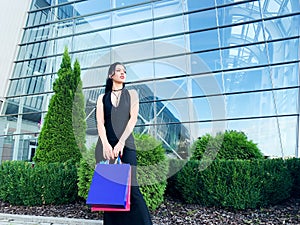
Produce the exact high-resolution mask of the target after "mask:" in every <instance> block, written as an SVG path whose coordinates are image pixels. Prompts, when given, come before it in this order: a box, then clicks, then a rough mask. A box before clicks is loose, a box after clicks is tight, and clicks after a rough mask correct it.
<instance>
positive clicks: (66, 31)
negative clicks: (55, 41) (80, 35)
mask: <svg viewBox="0 0 300 225" xmlns="http://www.w3.org/2000/svg"><path fill="white" fill-rule="evenodd" d="M51 29H53V30H54V31H55V32H53V37H60V36H64V35H70V34H72V33H73V20H67V21H62V22H59V23H57V24H52V28H51Z"/></svg>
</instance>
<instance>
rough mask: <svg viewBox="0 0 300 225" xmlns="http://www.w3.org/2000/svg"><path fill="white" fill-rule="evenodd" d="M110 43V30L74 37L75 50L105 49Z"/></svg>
mask: <svg viewBox="0 0 300 225" xmlns="http://www.w3.org/2000/svg"><path fill="white" fill-rule="evenodd" d="M109 41H110V31H109V30H103V31H99V32H94V33H88V34H84V35H78V36H74V50H75V51H76V50H84V49H89V48H98V47H103V46H106V45H109Z"/></svg>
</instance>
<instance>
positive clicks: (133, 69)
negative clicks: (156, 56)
mask: <svg viewBox="0 0 300 225" xmlns="http://www.w3.org/2000/svg"><path fill="white" fill-rule="evenodd" d="M126 69H127V71H126V72H127V78H126V81H128V82H130V81H140V80H147V79H153V78H154V62H153V61H152V60H151V61H143V62H137V63H128V64H126Z"/></svg>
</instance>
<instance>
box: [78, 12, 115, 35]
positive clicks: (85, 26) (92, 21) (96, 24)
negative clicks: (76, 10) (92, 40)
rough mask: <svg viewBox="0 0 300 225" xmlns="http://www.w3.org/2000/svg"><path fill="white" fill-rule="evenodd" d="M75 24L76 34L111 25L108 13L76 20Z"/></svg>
mask: <svg viewBox="0 0 300 225" xmlns="http://www.w3.org/2000/svg"><path fill="white" fill-rule="evenodd" d="M75 24H76V27H75V29H76V32H77V33H79V32H85V31H89V30H95V29H103V28H107V27H109V26H110V25H111V16H110V13H103V14H98V15H93V16H88V17H82V18H76V19H75Z"/></svg>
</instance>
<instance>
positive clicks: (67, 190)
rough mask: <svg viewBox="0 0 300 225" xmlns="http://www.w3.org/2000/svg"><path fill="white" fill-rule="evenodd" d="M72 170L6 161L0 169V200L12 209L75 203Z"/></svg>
mask: <svg viewBox="0 0 300 225" xmlns="http://www.w3.org/2000/svg"><path fill="white" fill-rule="evenodd" d="M76 178H77V170H76V166H75V165H73V164H71V163H69V162H66V163H51V164H48V165H42V164H39V165H36V166H34V167H32V164H31V163H28V162H23V161H6V162H3V163H2V164H1V165H0V199H1V200H3V201H5V202H9V203H10V204H12V205H28V206H36V205H47V204H64V203H70V202H73V201H75V200H76V199H77V180H76Z"/></svg>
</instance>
